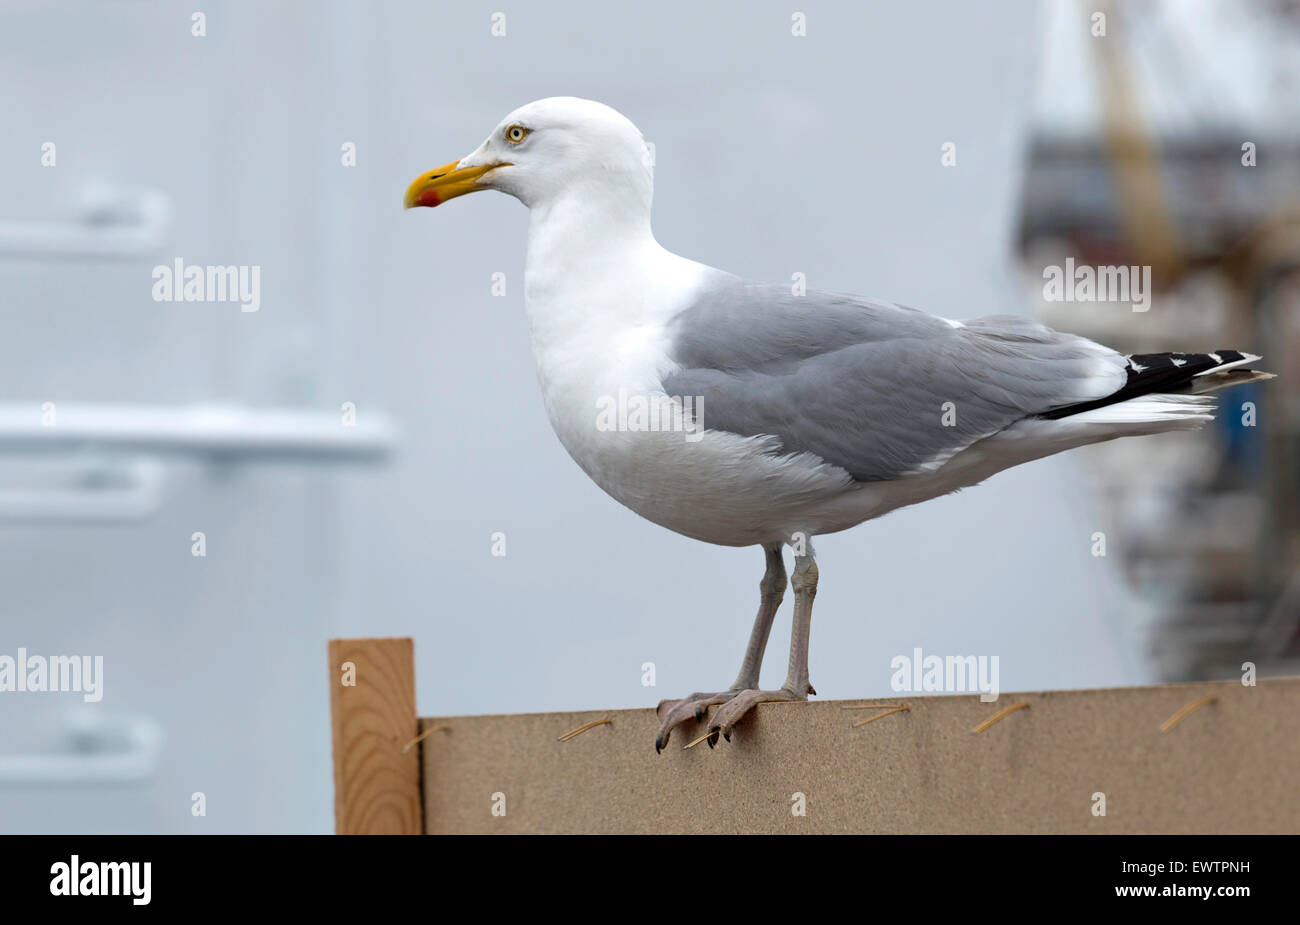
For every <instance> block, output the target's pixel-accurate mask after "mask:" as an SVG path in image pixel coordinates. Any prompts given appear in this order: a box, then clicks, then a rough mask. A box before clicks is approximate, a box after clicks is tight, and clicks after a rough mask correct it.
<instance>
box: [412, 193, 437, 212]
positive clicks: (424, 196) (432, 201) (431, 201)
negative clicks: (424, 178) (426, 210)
mask: <svg viewBox="0 0 1300 925" xmlns="http://www.w3.org/2000/svg"><path fill="white" fill-rule="evenodd" d="M415 201H416V202H418V203H419V204H420V205H422V206H429V207H430V208H432V207H433V206H438V205H442V200H441V199H440V198H439V197H438V191H437V190H431V189H427V190H424V191H422V192H421V193H420V195H419V196H417V197H416V200H415Z"/></svg>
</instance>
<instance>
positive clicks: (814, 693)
mask: <svg viewBox="0 0 1300 925" xmlns="http://www.w3.org/2000/svg"><path fill="white" fill-rule="evenodd" d="M808 693H810V694H812V695H813V696H814V697H816V696H817V691H816V690H815V689H814V688H813V686H812V685H811V684H809V685H808Z"/></svg>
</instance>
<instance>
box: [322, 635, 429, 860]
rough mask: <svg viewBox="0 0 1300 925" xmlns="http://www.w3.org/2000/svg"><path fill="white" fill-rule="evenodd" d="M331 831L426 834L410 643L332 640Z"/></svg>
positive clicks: (330, 663)
mask: <svg viewBox="0 0 1300 925" xmlns="http://www.w3.org/2000/svg"><path fill="white" fill-rule="evenodd" d="M329 670H330V678H329V683H330V720H331V725H332V726H333V733H334V831H335V832H336V833H337V834H339V835H419V834H421V833H422V832H423V831H424V812H423V808H424V807H423V800H422V799H421V793H420V746H419V745H418V744H417V745H415V746H413V747H412V748H411V749H410V750H409V751H407V752H406V753H405V754H403V752H402V749H403V747H405V746H406V745H407V744H408V743H410V742H411V740H412V739H414V738H415V737H416V735H418V734H419V729H418V726H419V720H418V719H417V718H416V712H415V646H414V643H413V641H412V640H411V639H409V638H393V639H331V640H330V643H329Z"/></svg>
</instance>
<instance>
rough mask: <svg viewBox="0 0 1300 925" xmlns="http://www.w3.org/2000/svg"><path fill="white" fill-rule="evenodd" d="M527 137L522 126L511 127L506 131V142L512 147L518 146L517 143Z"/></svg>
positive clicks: (526, 132)
mask: <svg viewBox="0 0 1300 925" xmlns="http://www.w3.org/2000/svg"><path fill="white" fill-rule="evenodd" d="M527 137H528V129H526V128H524V127H523V126H522V125H512V126H510V128H508V129H506V141H508V142H510V143H511V144H512V145H517V144H519V142H521V141H523V140H524V139H525V138H527Z"/></svg>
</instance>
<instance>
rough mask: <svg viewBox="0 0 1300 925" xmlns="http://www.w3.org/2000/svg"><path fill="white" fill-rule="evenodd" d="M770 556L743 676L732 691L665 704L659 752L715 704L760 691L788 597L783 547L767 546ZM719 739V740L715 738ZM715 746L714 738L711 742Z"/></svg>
mask: <svg viewBox="0 0 1300 925" xmlns="http://www.w3.org/2000/svg"><path fill="white" fill-rule="evenodd" d="M763 552H764V553H765V554H766V556H767V569H766V571H764V572H763V579H762V581H760V582H759V583H758V590H759V595H760V596H759V602H758V615H757V616H756V617H755V618H754V628H753V629H752V630H751V631H750V633H749V645H748V646H746V647H745V659H744V661H742V662H741V663H740V674H739V675H737V676H736V683H735V684H733V685H732V686H731V690H728V691H719V692H717V693H704V692H697V693H694V694H691V695H690V696H689V697H684V698H682V699H681V700H661V701H660V702H659V707H658V709H657V711H656V712H657V713H658V714H659V719H660V725H659V735H658V736H656V737H655V751H656V752H658V751H661V750H662V749H663V747H664V746H665V745H667V744H668V737H669V736H670V735H672V731H673V728H674V727H676V726H678V725H680V724H682V723H684V722H686V721H687V720H691V719H694V720H695V721H696V722H697V723H698V722H699V721H700V720H702V719H703V718H704V714H705V712H706V711H707V710H708V708H709V707H711V706H713V705H714V704H719V703H726V702H727V701H729V700H731V699H732V698H733V697H736V696H737V695H738V694H740V693H741V692H742V691H745V690H749V689H752V688H755V687H758V671H759V668H761V667H762V665H763V651H764V650H765V649H766V648H767V637H768V636H769V635H770V634H771V632H772V620H773V619H774V618H775V617H776V611H777V609H778V608H779V607H780V606H781V598H782V596H783V595H784V594H785V588H786V575H785V561H784V560H783V559H782V557H781V547H780V545H776V546H764V547H763ZM715 738H716V737H715ZM709 745H710V746H712V745H713V738H710V739H709Z"/></svg>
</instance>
